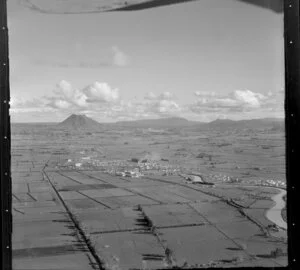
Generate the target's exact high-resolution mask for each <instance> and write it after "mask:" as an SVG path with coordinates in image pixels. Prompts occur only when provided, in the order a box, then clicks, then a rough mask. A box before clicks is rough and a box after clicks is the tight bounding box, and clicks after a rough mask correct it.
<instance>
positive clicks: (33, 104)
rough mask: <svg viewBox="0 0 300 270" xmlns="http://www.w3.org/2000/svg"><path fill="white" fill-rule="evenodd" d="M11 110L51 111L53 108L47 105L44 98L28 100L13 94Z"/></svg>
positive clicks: (16, 111) (24, 111)
mask: <svg viewBox="0 0 300 270" xmlns="http://www.w3.org/2000/svg"><path fill="white" fill-rule="evenodd" d="M9 104H10V112H11V113H27V112H50V111H52V110H51V108H49V107H47V106H46V103H45V101H44V100H43V99H37V98H36V99H32V100H26V99H24V98H18V97H16V96H12V97H11V99H10V102H9Z"/></svg>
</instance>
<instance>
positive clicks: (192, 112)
mask: <svg viewBox="0 0 300 270" xmlns="http://www.w3.org/2000/svg"><path fill="white" fill-rule="evenodd" d="M194 95H195V96H196V101H195V102H193V103H188V104H179V103H177V101H176V100H175V96H174V95H173V93H170V92H163V93H160V94H154V93H153V92H149V93H148V94H147V95H145V97H144V98H143V99H139V100H137V99H134V100H123V99H122V98H121V95H120V91H119V89H117V88H113V87H111V86H110V85H109V84H108V83H106V82H94V83H92V84H90V85H88V86H86V87H84V88H82V89H77V88H75V87H73V86H72V85H71V83H70V82H68V81H66V80H62V81H60V82H59V83H58V84H57V85H56V87H55V89H54V90H53V93H52V94H50V96H46V97H42V98H39V99H33V100H26V99H21V98H16V97H13V98H12V100H11V102H10V104H11V112H12V113H14V114H18V113H24V112H25V113H30V114H31V115H34V113H35V112H38V113H41V115H42V113H46V112H49V113H50V112H51V113H54V114H53V115H55V114H63V115H65V116H66V115H68V114H70V113H87V115H90V116H92V117H94V118H95V119H98V120H99V121H111V120H133V119H145V118H158V117H170V116H181V117H187V118H188V119H193V120H199V121H211V120H214V119H216V118H228V119H236V120H237V119H241V118H245V119H246V118H257V117H282V116H283V115H284V106H283V103H284V96H283V95H284V92H283V91H275V92H271V91H269V92H268V93H266V94H262V93H258V92H253V91H250V90H235V91H232V92H231V93H228V94H226V95H224V94H223V95H221V94H217V93H210V92H205V91H196V92H194Z"/></svg>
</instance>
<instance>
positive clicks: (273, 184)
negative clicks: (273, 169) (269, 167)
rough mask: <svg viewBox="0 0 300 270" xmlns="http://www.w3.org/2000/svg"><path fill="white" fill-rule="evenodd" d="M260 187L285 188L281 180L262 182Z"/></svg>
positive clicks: (284, 183)
mask: <svg viewBox="0 0 300 270" xmlns="http://www.w3.org/2000/svg"><path fill="white" fill-rule="evenodd" d="M261 185H262V186H271V187H281V188H286V182H285V181H283V180H274V179H268V180H262V181H261Z"/></svg>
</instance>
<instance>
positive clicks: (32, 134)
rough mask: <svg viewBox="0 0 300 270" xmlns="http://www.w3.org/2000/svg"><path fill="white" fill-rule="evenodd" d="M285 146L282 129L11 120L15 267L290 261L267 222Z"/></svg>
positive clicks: (282, 234) (280, 235) (281, 237)
mask: <svg viewBox="0 0 300 270" xmlns="http://www.w3.org/2000/svg"><path fill="white" fill-rule="evenodd" d="M284 145H285V142H284V133H283V132H282V131H278V130H263V129H257V130H254V129H253V130H237V129H235V130H219V129H216V130H209V131H207V130H206V131H200V130H193V129H190V128H188V127H187V128H183V129H175V128H174V129H161V130H153V129H133V128H127V129H124V128H121V127H114V128H112V127H109V128H105V127H103V129H102V130H100V131H88V130H84V131H80V130H77V131H70V130H64V129H59V128H57V127H56V126H54V125H43V124H39V125H32V124H24V125H21V124H18V125H13V126H12V165H13V168H12V179H13V187H12V192H13V217H14V219H13V223H14V231H13V265H14V269H16V270H25V269H36V270H38V269H39V270H41V269H44V270H46V269H48V270H50V269H52V270H53V269H57V270H58V269H78V270H79V269H80V270H85V269H157V268H170V267H172V266H179V267H182V268H190V267H195V266H197V267H214V266H218V267H243V266H269V267H279V266H286V265H287V234H286V230H284V229H282V228H280V227H278V226H276V225H275V224H274V223H272V222H271V221H270V220H269V219H267V217H266V212H267V211H268V210H269V209H270V208H272V207H273V206H274V201H273V200H272V198H273V197H274V195H276V194H278V193H279V190H278V188H284V186H285V156H284V152H285V148H284ZM196 175H198V176H199V177H200V179H201V180H202V184H201V183H197V184H196V183H192V181H190V179H195V178H193V177H195V176H196ZM279 211H280V210H279Z"/></svg>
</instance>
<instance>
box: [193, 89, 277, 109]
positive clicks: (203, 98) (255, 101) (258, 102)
mask: <svg viewBox="0 0 300 270" xmlns="http://www.w3.org/2000/svg"><path fill="white" fill-rule="evenodd" d="M194 94H195V95H196V96H197V97H198V99H197V101H196V102H194V103H193V104H191V105H190V106H189V108H190V110H191V111H192V112H194V113H198V114H201V113H207V112H215V113H217V112H219V113H238V112H251V111H255V110H273V111H276V110H277V111H280V110H283V96H282V94H280V93H279V92H276V93H273V92H269V93H267V94H261V93H256V92H252V91H250V90H235V91H233V92H231V93H229V94H227V95H220V94H216V93H212V94H209V93H206V92H199V91H198V92H195V93H194Z"/></svg>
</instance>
